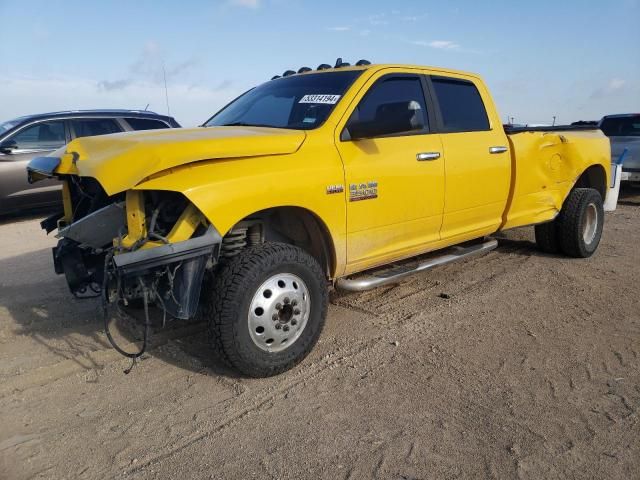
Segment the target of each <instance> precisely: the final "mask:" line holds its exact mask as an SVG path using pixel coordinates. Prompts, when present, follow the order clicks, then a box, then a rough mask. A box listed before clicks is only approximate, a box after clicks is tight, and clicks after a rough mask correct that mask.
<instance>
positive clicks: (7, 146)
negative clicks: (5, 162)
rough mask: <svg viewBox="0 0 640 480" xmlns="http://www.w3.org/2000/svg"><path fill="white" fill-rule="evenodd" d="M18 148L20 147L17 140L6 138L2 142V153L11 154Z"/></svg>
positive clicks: (0, 151)
mask: <svg viewBox="0 0 640 480" xmlns="http://www.w3.org/2000/svg"><path fill="white" fill-rule="evenodd" d="M17 149H18V144H17V143H16V141H15V140H5V141H4V142H2V143H0V153H4V154H6V155H9V154H11V153H13V151H14V150H17Z"/></svg>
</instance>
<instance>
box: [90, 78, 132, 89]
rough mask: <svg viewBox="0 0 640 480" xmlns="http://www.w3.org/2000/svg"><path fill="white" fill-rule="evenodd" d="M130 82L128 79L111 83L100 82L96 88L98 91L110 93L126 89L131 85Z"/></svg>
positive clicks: (107, 81)
mask: <svg viewBox="0 0 640 480" xmlns="http://www.w3.org/2000/svg"><path fill="white" fill-rule="evenodd" d="M131 82H132V81H131V80H130V79H128V78H123V79H122V80H113V81H109V80H102V81H100V82H98V88H99V89H100V90H105V91H107V92H110V91H113V90H122V89H123V88H126V87H128V86H129V85H131Z"/></svg>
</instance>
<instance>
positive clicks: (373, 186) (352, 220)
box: [336, 70, 444, 273]
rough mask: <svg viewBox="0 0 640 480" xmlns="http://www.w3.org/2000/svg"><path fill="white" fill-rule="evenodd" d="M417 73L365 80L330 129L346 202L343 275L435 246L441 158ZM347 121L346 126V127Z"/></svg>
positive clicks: (385, 73) (439, 218)
mask: <svg viewBox="0 0 640 480" xmlns="http://www.w3.org/2000/svg"><path fill="white" fill-rule="evenodd" d="M425 93H426V80H425V77H424V76H422V75H420V74H419V72H418V71H416V73H415V74H408V73H406V71H397V72H394V71H393V70H391V71H390V70H385V71H383V72H379V73H378V74H376V75H375V76H373V77H372V78H371V79H370V80H369V81H368V83H367V85H366V86H365V88H363V89H362V91H361V92H360V93H359V95H358V96H357V97H356V98H355V99H354V102H353V103H352V109H351V110H350V111H348V114H347V115H346V116H345V118H343V121H342V123H340V124H339V125H338V129H337V134H338V135H339V138H337V139H336V144H337V148H338V150H339V152H340V156H341V157H342V161H343V164H344V168H345V179H346V191H347V195H346V201H347V271H346V273H349V272H352V271H356V270H359V269H363V268H368V267H371V266H374V265H377V264H382V263H386V262H388V261H391V260H394V259H398V258H400V257H406V256H410V255H413V254H416V253H418V252H420V251H424V250H426V249H427V247H426V245H428V244H429V243H430V242H434V241H436V240H438V238H439V231H440V226H441V222H442V210H443V204H444V163H443V162H444V158H443V157H444V156H443V153H442V144H441V141H440V136H439V135H438V134H434V133H431V129H430V124H431V123H432V122H433V121H434V120H435V117H434V116H433V115H432V113H431V111H430V110H431V102H428V101H427V97H426V96H425ZM346 118H348V120H347V119H346Z"/></svg>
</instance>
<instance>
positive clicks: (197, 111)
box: [0, 74, 246, 127]
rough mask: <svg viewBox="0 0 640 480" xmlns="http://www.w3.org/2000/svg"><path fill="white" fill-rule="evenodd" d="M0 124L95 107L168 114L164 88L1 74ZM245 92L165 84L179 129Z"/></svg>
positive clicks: (227, 86) (224, 86) (223, 84)
mask: <svg viewBox="0 0 640 480" xmlns="http://www.w3.org/2000/svg"><path fill="white" fill-rule="evenodd" d="M0 85H2V89H0V105H2V114H3V117H5V118H3V119H2V120H6V119H9V118H14V117H18V116H21V115H28V114H33V113H39V112H46V111H57V110H81V109H94V108H126V109H142V108H144V107H145V105H146V104H147V103H148V104H150V105H149V110H153V111H156V112H159V113H166V103H165V96H164V95H165V91H164V84H162V85H161V84H157V83H154V82H150V81H145V80H132V81H131V82H129V83H128V84H126V85H118V88H111V89H110V88H109V86H112V85H110V84H109V83H108V82H106V84H105V82H99V81H97V80H96V79H92V78H78V77H75V76H61V75H50V76H46V77H41V76H38V77H33V76H24V75H22V76H21V75H13V74H11V75H4V74H0ZM244 90H246V88H243V85H237V84H234V83H232V82H230V81H228V80H225V81H221V80H219V81H218V83H217V84H216V83H212V84H211V85H207V86H203V85H193V84H188V83H182V82H175V83H172V84H169V86H168V93H169V102H170V105H171V115H173V116H174V117H175V118H176V119H177V120H178V122H180V124H182V125H183V126H186V127H189V126H195V125H198V124H201V123H202V122H203V121H205V120H206V119H207V118H209V117H210V116H211V115H212V114H213V113H215V112H216V111H218V110H219V109H220V108H221V107H223V106H224V105H226V104H227V103H229V101H231V100H233V99H234V98H235V97H237V96H238V95H240V94H241V93H242V92H243V91H244Z"/></svg>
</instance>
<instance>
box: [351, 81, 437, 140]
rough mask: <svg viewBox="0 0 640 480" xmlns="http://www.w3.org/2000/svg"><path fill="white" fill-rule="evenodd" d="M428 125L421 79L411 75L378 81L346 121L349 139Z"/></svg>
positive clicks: (394, 133) (393, 132) (411, 131)
mask: <svg viewBox="0 0 640 480" xmlns="http://www.w3.org/2000/svg"><path fill="white" fill-rule="evenodd" d="M428 127H429V124H428V119H427V109H426V107H425V101H424V93H423V91H422V81H421V80H420V77H418V76H414V75H406V76H404V75H403V76H389V77H383V78H382V79H380V80H378V81H377V82H376V83H375V84H374V85H373V86H372V87H371V89H369V91H368V92H367V94H366V95H365V97H364V98H363V99H362V100H361V101H360V103H359V104H358V106H357V107H356V109H355V110H354V111H353V113H352V114H351V117H350V118H349V122H348V123H347V130H348V131H349V134H350V135H351V138H364V137H380V136H385V135H398V134H410V133H415V132H425V131H426V130H428Z"/></svg>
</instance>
